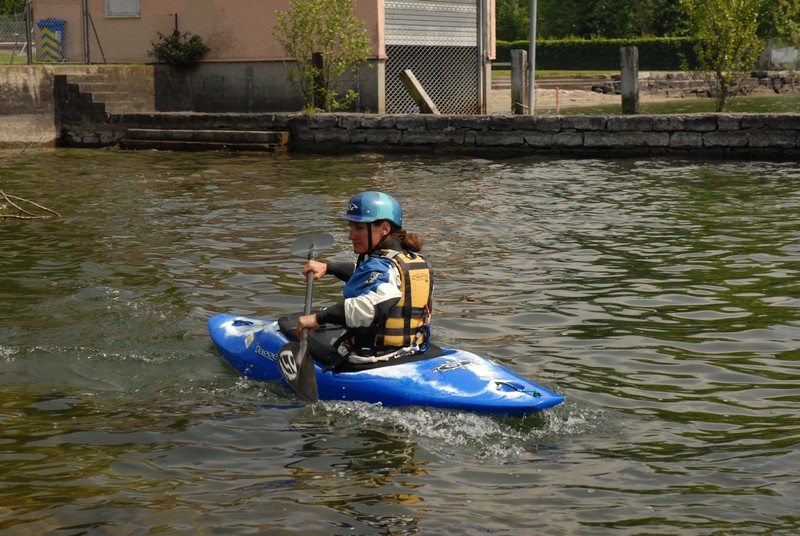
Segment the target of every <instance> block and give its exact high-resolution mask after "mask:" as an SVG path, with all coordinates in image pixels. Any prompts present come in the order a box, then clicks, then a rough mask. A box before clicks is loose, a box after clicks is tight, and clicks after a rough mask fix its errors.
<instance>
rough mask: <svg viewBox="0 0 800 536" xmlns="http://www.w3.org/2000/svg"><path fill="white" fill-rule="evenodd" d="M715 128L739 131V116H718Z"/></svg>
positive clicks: (740, 120) (740, 121) (740, 126)
mask: <svg viewBox="0 0 800 536" xmlns="http://www.w3.org/2000/svg"><path fill="white" fill-rule="evenodd" d="M717 128H718V129H719V130H741V128H742V119H741V116H739V115H729V114H726V115H719V116H717Z"/></svg>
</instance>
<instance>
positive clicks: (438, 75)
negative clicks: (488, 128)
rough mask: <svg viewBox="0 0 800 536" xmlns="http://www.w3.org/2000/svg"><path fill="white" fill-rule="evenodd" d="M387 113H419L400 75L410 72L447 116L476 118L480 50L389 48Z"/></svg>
mask: <svg viewBox="0 0 800 536" xmlns="http://www.w3.org/2000/svg"><path fill="white" fill-rule="evenodd" d="M386 56H387V60H386V113H390V114H393V113H417V112H419V108H418V107H417V105H416V103H415V102H414V100H413V99H412V98H411V96H410V95H409V94H408V91H407V90H406V88H405V86H404V85H403V83H402V81H401V79H400V73H402V72H403V71H404V70H406V69H410V70H411V71H412V72H413V73H414V76H415V77H416V78H417V80H419V82H420V84H421V85H422V87H424V88H425V92H426V93H427V94H428V96H429V97H430V98H431V100H432V101H433V102H434V104H436V107H437V108H438V109H439V111H440V112H441V113H443V114H474V113H476V110H477V108H478V49H477V47H436V46H414V45H388V46H387V47H386Z"/></svg>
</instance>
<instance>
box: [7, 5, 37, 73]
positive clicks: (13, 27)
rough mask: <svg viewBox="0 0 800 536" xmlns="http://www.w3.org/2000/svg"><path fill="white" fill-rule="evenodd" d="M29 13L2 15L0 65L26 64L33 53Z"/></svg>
mask: <svg viewBox="0 0 800 536" xmlns="http://www.w3.org/2000/svg"><path fill="white" fill-rule="evenodd" d="M29 27H30V24H29V21H28V11H27V9H25V10H23V11H22V12H21V13H14V14H11V15H0V64H2V65H8V64H13V63H20V64H26V63H28V62H29V58H28V53H29V52H31V48H30V43H29V42H30V36H29V35H28V28H29Z"/></svg>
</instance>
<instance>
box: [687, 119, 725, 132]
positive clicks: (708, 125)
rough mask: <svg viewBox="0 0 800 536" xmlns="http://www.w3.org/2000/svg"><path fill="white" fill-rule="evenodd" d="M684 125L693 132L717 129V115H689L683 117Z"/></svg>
mask: <svg viewBox="0 0 800 536" xmlns="http://www.w3.org/2000/svg"><path fill="white" fill-rule="evenodd" d="M683 127H684V129H685V130H689V131H692V132H711V131H712V130H717V116H716V115H687V116H684V118H683Z"/></svg>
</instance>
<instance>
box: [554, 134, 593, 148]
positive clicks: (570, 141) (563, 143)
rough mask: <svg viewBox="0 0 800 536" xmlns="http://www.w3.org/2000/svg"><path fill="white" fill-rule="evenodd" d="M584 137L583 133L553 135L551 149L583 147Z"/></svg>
mask: <svg viewBox="0 0 800 536" xmlns="http://www.w3.org/2000/svg"><path fill="white" fill-rule="evenodd" d="M584 135H585V134H584V133H583V132H559V133H558V134H553V147H556V148H569V147H583V143H584Z"/></svg>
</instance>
